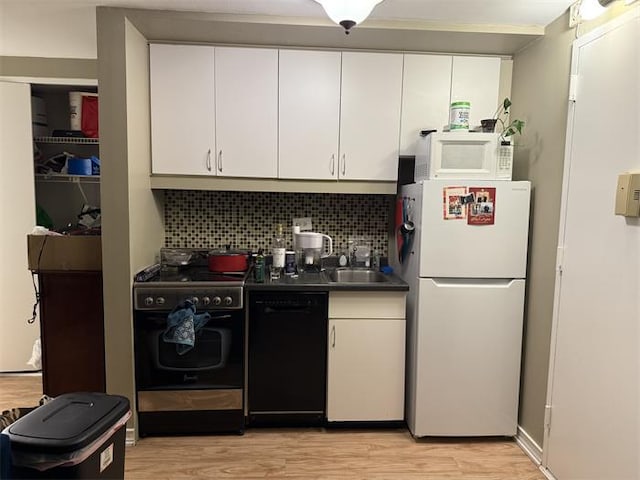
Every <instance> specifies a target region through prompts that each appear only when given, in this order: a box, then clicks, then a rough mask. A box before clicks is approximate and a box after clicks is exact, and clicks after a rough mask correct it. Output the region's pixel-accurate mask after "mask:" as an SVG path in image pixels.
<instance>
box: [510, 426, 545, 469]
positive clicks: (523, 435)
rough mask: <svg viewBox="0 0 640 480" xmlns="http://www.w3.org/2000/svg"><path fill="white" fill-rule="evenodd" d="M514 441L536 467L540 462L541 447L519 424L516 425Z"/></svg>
mask: <svg viewBox="0 0 640 480" xmlns="http://www.w3.org/2000/svg"><path fill="white" fill-rule="evenodd" d="M516 443H517V444H518V446H519V447H520V448H521V449H522V451H523V452H524V453H526V454H527V456H528V457H529V458H530V459H531V460H532V461H533V463H535V464H536V465H537V466H538V467H539V466H540V465H541V464H542V447H541V446H540V445H538V444H537V443H536V442H535V440H534V439H533V438H531V435H529V434H528V433H527V432H526V431H525V430H524V429H523V428H522V427H520V426H518V433H516Z"/></svg>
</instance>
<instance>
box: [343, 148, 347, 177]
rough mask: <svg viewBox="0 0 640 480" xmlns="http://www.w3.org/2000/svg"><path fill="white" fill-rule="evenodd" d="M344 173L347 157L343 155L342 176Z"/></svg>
mask: <svg viewBox="0 0 640 480" xmlns="http://www.w3.org/2000/svg"><path fill="white" fill-rule="evenodd" d="M346 171H347V157H346V155H345V154H344V153H343V154H342V175H344V174H345V172H346Z"/></svg>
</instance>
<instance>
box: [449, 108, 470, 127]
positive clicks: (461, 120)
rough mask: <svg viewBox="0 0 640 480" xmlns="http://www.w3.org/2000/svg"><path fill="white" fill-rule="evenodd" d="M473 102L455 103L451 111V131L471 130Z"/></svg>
mask: <svg viewBox="0 0 640 480" xmlns="http://www.w3.org/2000/svg"><path fill="white" fill-rule="evenodd" d="M470 111H471V102H453V103H452V104H451V109H450V110H449V129H450V130H469V112H470Z"/></svg>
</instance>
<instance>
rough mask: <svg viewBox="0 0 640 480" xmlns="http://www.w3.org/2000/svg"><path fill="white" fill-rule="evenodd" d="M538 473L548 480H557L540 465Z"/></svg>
mask: <svg viewBox="0 0 640 480" xmlns="http://www.w3.org/2000/svg"><path fill="white" fill-rule="evenodd" d="M540 471H541V472H542V474H543V475H544V476H545V477H547V478H548V479H549V480H557V478H556V477H554V476H553V473H551V472H550V471H549V470H547V469H546V468H544V467H543V466H542V465H540Z"/></svg>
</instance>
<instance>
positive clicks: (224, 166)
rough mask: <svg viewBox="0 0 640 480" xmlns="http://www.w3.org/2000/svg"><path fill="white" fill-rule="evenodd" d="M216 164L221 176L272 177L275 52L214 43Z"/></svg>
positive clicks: (274, 166) (274, 163)
mask: <svg viewBox="0 0 640 480" xmlns="http://www.w3.org/2000/svg"><path fill="white" fill-rule="evenodd" d="M215 75H216V81H215V84H216V145H217V151H216V165H217V169H218V175H222V176H225V177H263V178H275V177H277V176H278V50H275V49H266V48H235V47H216V71H215Z"/></svg>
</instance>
